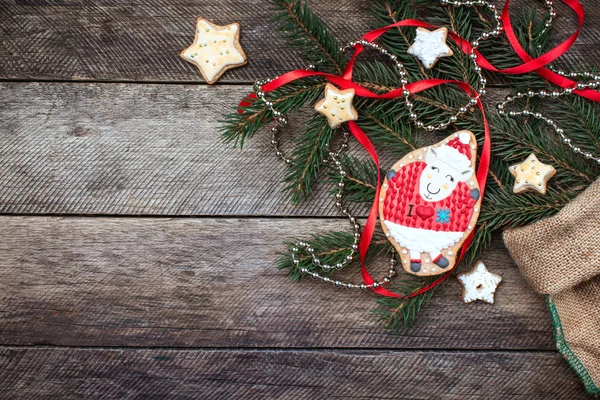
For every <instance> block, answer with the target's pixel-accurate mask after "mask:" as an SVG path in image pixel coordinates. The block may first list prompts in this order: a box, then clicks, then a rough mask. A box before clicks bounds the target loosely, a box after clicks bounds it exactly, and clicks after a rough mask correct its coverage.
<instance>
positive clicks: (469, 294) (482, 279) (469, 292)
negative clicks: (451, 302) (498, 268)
mask: <svg viewBox="0 0 600 400" xmlns="http://www.w3.org/2000/svg"><path fill="white" fill-rule="evenodd" d="M458 281H459V282H460V283H461V284H462V285H463V301H464V302H465V303H471V302H473V301H475V300H482V301H485V302H486V303H490V304H492V303H494V293H495V292H496V288H497V287H498V285H499V284H500V282H502V277H501V276H500V275H498V274H494V273H492V272H490V271H488V269H487V267H486V266H485V264H484V263H483V262H482V261H477V263H475V266H474V267H473V269H472V270H471V271H469V272H467V273H466V274H460V275H458Z"/></svg>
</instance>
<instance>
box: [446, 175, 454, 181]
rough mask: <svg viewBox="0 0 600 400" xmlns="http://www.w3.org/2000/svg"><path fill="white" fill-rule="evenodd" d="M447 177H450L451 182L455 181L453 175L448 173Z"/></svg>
mask: <svg viewBox="0 0 600 400" xmlns="http://www.w3.org/2000/svg"><path fill="white" fill-rule="evenodd" d="M446 178H450V182H454V178H453V177H452V175H446Z"/></svg>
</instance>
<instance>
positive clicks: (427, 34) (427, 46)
mask: <svg viewBox="0 0 600 400" xmlns="http://www.w3.org/2000/svg"><path fill="white" fill-rule="evenodd" d="M416 33H417V36H416V37H415V41H414V43H413V44H412V46H410V47H409V49H408V54H412V55H413V56H415V57H417V58H418V59H419V60H421V63H422V64H423V66H424V67H425V68H427V69H431V68H433V66H434V65H435V63H436V62H437V60H439V59H440V58H442V57H450V56H451V55H452V54H454V53H453V51H452V49H451V48H450V47H448V45H447V44H446V38H447V37H448V29H447V28H446V27H442V28H439V29H436V30H434V31H429V30H427V29H425V28H417V32H416Z"/></svg>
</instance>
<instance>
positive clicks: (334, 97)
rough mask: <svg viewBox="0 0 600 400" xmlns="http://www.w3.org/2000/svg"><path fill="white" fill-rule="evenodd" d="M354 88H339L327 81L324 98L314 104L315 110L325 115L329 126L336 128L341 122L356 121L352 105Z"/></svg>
mask: <svg viewBox="0 0 600 400" xmlns="http://www.w3.org/2000/svg"><path fill="white" fill-rule="evenodd" d="M353 99H354V89H347V90H340V89H338V88H337V87H335V86H333V85H332V84H331V83H328V84H327V85H326V86H325V98H324V99H323V100H321V101H319V102H318V103H317V104H316V105H315V110H316V111H318V112H320V113H321V114H323V115H324V116H325V117H327V121H328V122H329V126H331V127H332V128H336V127H337V126H338V125H340V124H341V123H343V122H347V121H356V120H357V119H358V113H357V112H356V109H355V108H354V106H353V105H352V100H353Z"/></svg>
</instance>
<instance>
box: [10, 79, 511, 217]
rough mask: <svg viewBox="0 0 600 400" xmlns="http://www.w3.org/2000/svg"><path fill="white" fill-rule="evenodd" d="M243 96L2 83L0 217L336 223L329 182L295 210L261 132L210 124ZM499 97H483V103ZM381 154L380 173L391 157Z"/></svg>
mask: <svg viewBox="0 0 600 400" xmlns="http://www.w3.org/2000/svg"><path fill="white" fill-rule="evenodd" d="M249 90H250V88H249V87H247V86H241V87H237V86H215V87H207V86H193V85H150V84H148V85H131V84H95V83H78V84H73V83H14V82H11V83H6V82H5V83H0V107H1V109H2V111H1V112H0V126H2V130H1V131H0V144H1V145H0V171H2V173H3V175H2V178H1V179H0V213H10V214H18V213H28V214H112V215H114V214H119V215H173V216H174V215H196V216H198V215H278V216H284V215H303V216H337V215H338V214H337V212H336V211H335V209H334V207H333V203H332V198H331V196H330V195H329V194H328V191H329V190H330V188H331V186H330V185H328V184H327V183H323V184H322V185H320V186H319V187H318V188H317V191H316V193H315V194H314V197H313V198H312V199H310V201H307V202H304V203H303V204H301V205H300V206H294V205H291V204H290V202H289V201H287V199H286V198H285V197H284V196H282V194H281V190H282V189H283V188H284V184H282V183H281V180H282V178H283V177H284V175H285V173H286V166H285V165H284V164H283V163H282V162H281V161H280V160H278V159H277V158H276V157H275V154H274V151H273V148H272V146H271V145H270V137H269V133H268V131H266V130H262V131H261V132H260V133H259V134H257V135H256V137H255V138H253V139H252V140H250V141H248V142H247V144H246V146H245V147H244V150H243V151H240V150H239V149H234V148H233V146H232V145H231V144H224V143H222V141H221V139H220V136H219V133H218V128H219V126H220V123H219V122H218V121H219V119H220V118H221V117H222V115H223V114H224V113H225V112H229V111H230V110H232V108H233V107H234V105H235V104H237V103H238V102H239V101H240V99H241V98H243V96H245V95H247V94H248V92H249ZM506 93H507V92H506V91H505V90H490V95H489V97H488V101H489V104H495V100H496V99H499V98H501V97H503V96H504V95H505V94H506ZM308 112H313V111H308ZM305 116H306V115H304V117H302V116H298V118H296V119H294V120H292V122H291V124H290V128H289V129H287V130H286V132H287V134H288V136H283V137H282V141H283V142H284V143H286V144H284V149H285V150H288V151H289V150H290V148H291V147H292V143H293V139H294V138H296V137H297V135H298V134H299V133H298V129H294V127H298V126H304V125H303V124H304V122H305V121H306V119H305ZM351 144H353V147H352V149H353V151H355V152H356V154H357V155H358V156H360V157H364V158H367V157H368V155H367V154H366V152H364V151H363V150H359V149H358V145H357V144H356V142H355V141H354V140H352V141H351ZM381 150H382V149H380V151H381ZM380 156H381V159H382V166H384V167H386V166H391V165H392V164H393V163H394V162H395V161H397V157H390V156H389V154H388V155H386V153H385V151H382V152H381V155H380ZM357 212H359V213H363V214H366V212H365V210H357Z"/></svg>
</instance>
